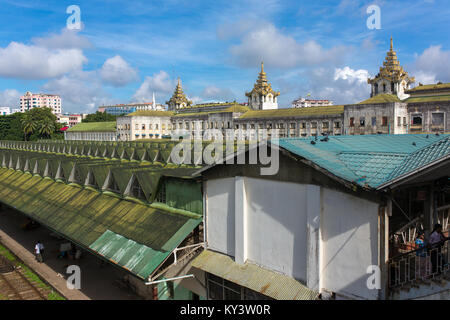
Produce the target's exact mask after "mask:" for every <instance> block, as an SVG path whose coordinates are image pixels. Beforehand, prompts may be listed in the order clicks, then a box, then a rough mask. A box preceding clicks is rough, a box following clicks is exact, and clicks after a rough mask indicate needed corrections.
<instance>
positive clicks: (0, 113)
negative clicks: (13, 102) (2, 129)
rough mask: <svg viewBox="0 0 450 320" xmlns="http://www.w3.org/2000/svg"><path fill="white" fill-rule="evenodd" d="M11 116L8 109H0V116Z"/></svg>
mask: <svg viewBox="0 0 450 320" xmlns="http://www.w3.org/2000/svg"><path fill="white" fill-rule="evenodd" d="M9 114H11V109H10V108H9V107H0V116H7V115H9Z"/></svg>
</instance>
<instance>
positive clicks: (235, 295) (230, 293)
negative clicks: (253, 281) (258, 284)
mask: <svg viewBox="0 0 450 320" xmlns="http://www.w3.org/2000/svg"><path fill="white" fill-rule="evenodd" d="M207 288H208V290H207V292H208V299H211V300H271V298H269V297H267V296H265V295H263V294H261V293H259V292H256V291H253V290H251V289H248V288H245V287H243V286H241V285H239V284H237V283H234V282H231V281H228V280H225V279H222V278H220V277H217V276H215V275H213V274H210V273H207Z"/></svg>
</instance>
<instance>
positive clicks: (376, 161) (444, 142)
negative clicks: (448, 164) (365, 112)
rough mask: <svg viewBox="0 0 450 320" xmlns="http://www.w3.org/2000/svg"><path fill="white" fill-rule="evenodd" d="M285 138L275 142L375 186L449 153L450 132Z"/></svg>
mask: <svg viewBox="0 0 450 320" xmlns="http://www.w3.org/2000/svg"><path fill="white" fill-rule="evenodd" d="M313 140H314V138H304V139H303V138H285V139H280V140H279V142H278V144H279V145H280V146H281V147H282V148H284V149H286V150H288V151H290V152H292V153H294V154H296V155H298V156H301V157H303V158H305V159H307V160H310V161H312V162H314V163H315V164H317V165H318V166H319V167H321V168H323V169H326V170H327V171H329V172H331V173H332V174H333V175H335V176H337V177H340V178H342V179H345V180H347V181H350V182H354V183H356V184H359V185H361V186H368V187H372V188H376V187H378V186H381V185H383V184H385V183H387V182H389V181H391V180H393V179H395V178H398V177H400V176H401V175H404V174H406V173H408V172H411V171H413V170H415V169H417V168H420V167H422V166H424V165H426V164H429V163H432V162H434V161H436V160H438V159H441V158H443V157H445V156H448V155H449V154H450V135H440V136H436V135H431V134H430V135H417V134H415V135H413V134H409V135H361V136H359V135H355V136H330V137H328V141H327V142H325V141H320V140H321V139H318V140H317V141H315V144H314V145H313V144H311V141H313Z"/></svg>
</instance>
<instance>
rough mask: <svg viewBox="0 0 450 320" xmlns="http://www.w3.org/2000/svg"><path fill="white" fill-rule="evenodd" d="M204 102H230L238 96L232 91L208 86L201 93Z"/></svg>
mask: <svg viewBox="0 0 450 320" xmlns="http://www.w3.org/2000/svg"><path fill="white" fill-rule="evenodd" d="M201 97H202V98H203V100H209V101H228V102H231V101H233V100H235V99H236V95H235V94H234V93H233V91H231V90H230V89H222V88H218V87H216V86H207V87H206V88H204V89H203V91H202V93H201Z"/></svg>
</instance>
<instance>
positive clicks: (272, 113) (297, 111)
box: [239, 106, 344, 119]
mask: <svg viewBox="0 0 450 320" xmlns="http://www.w3.org/2000/svg"><path fill="white" fill-rule="evenodd" d="M342 113H344V106H324V107H308V108H286V109H274V110H252V111H249V112H246V113H244V114H243V115H242V116H240V117H239V119H259V118H279V117H281V118H283V117H307V116H321V115H338V114H342Z"/></svg>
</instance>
